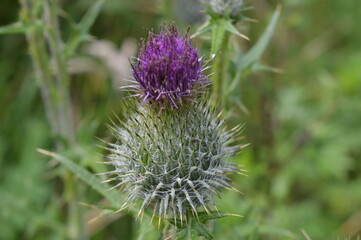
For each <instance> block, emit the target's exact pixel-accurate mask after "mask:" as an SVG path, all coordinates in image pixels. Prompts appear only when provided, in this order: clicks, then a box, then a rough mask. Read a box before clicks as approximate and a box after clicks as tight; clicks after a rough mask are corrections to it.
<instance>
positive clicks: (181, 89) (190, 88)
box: [132, 24, 207, 106]
mask: <svg viewBox="0 0 361 240" xmlns="http://www.w3.org/2000/svg"><path fill="white" fill-rule="evenodd" d="M202 64H203V60H202V59H201V58H200V57H199V56H198V53H197V49H196V48H193V47H192V45H191V40H190V38H189V36H188V34H186V35H185V36H182V35H180V33H179V32H178V29H177V27H176V26H175V25H174V24H172V25H170V26H163V28H162V30H161V32H160V33H159V34H154V33H150V35H149V38H148V40H147V42H146V43H145V44H144V46H143V48H142V49H141V51H140V53H139V56H138V59H137V61H136V62H135V63H133V64H132V68H133V77H134V78H135V80H136V81H137V83H138V84H137V85H136V86H135V87H136V88H137V89H138V91H139V93H138V94H136V95H138V96H139V97H140V98H141V99H142V101H143V103H144V102H146V101H149V102H152V103H160V104H162V105H164V104H169V105H171V106H177V105H178V103H181V102H183V101H184V100H185V99H187V98H189V97H192V96H194V95H196V93H197V92H198V91H199V88H202V87H204V86H205V85H206V83H207V76H206V75H205V74H204V73H203V66H202Z"/></svg>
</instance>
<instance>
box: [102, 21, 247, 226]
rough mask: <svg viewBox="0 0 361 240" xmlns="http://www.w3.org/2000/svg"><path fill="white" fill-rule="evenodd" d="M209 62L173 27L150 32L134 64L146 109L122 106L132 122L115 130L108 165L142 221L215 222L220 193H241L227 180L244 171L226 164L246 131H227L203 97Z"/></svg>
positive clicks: (115, 126)
mask: <svg viewBox="0 0 361 240" xmlns="http://www.w3.org/2000/svg"><path fill="white" fill-rule="evenodd" d="M202 63H203V61H202V60H201V59H200V58H199V57H198V53H197V50H196V49H194V48H192V47H191V44H190V40H189V38H188V37H187V35H186V36H183V37H182V36H180V34H179V33H178V30H177V28H176V27H175V26H174V25H170V26H169V27H163V29H162V31H161V33H160V34H158V35H154V34H152V33H151V35H150V37H149V39H148V41H147V43H146V44H145V46H144V47H143V48H142V50H141V52H140V54H139V59H138V61H137V62H136V63H133V70H134V78H135V79H136V81H137V83H138V84H137V85H134V86H132V87H133V88H136V89H137V91H138V93H137V94H136V96H139V97H140V98H141V100H142V102H143V104H139V102H138V101H137V100H134V99H131V100H127V101H123V106H124V109H125V110H126V112H127V115H126V116H127V118H126V120H124V121H123V120H119V123H118V124H113V126H110V129H111V130H112V132H113V134H114V136H115V137H116V139H117V142H116V143H108V149H109V151H110V152H111V154H110V155H109V156H108V157H107V159H108V161H107V162H106V163H107V164H110V165H112V166H113V167H114V168H115V169H114V170H113V171H110V172H108V174H111V175H113V176H114V177H113V178H111V179H110V181H116V182H117V184H116V185H115V186H114V187H122V188H123V191H124V192H127V193H128V195H127V199H126V201H125V203H124V207H127V206H129V205H130V204H132V203H133V202H137V201H141V205H140V207H139V213H138V216H142V213H144V210H145V209H147V208H149V209H152V211H153V217H154V216H155V215H156V216H159V217H160V218H167V219H173V220H172V221H173V223H174V224H175V225H176V224H177V221H179V222H181V223H182V222H183V221H184V220H187V219H188V220H190V216H193V217H195V218H196V219H198V215H199V213H200V212H202V213H203V212H205V213H206V214H208V215H209V216H212V213H213V212H214V211H217V208H216V206H215V203H214V199H213V197H214V195H216V196H218V197H220V194H221V192H222V190H223V189H224V188H227V189H233V190H236V189H235V188H233V187H232V186H231V185H230V182H231V180H230V178H229V177H228V176H227V175H228V174H230V173H241V170H240V169H239V168H238V166H237V165H236V164H234V163H230V162H227V161H226V158H228V157H230V156H232V155H234V154H235V153H236V151H237V150H239V149H240V147H239V146H237V145H236V146H230V145H229V144H230V143H231V142H232V141H233V138H234V136H235V135H236V134H237V133H238V131H239V130H240V129H241V128H240V127H237V128H235V129H233V130H230V131H226V130H225V125H224V121H223V120H220V119H219V118H220V117H219V116H218V115H217V111H216V109H214V108H211V107H210V106H209V104H208V100H207V95H201V94H200V92H199V89H200V88H204V87H205V85H206V84H207V77H206V76H205V75H204V74H203V72H202V68H203V66H202ZM184 103H187V104H184ZM159 106H160V107H161V111H159ZM174 106H177V107H176V108H174ZM236 191H237V190H236Z"/></svg>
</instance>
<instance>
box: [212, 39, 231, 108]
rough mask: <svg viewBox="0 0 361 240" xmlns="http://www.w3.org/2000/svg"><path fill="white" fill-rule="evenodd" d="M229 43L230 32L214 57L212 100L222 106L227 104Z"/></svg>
mask: <svg viewBox="0 0 361 240" xmlns="http://www.w3.org/2000/svg"><path fill="white" fill-rule="evenodd" d="M228 44H229V33H225V36H224V39H223V41H222V45H221V48H220V50H219V53H218V54H217V56H216V57H215V59H214V64H213V67H212V73H213V75H212V83H213V93H212V98H213V100H212V102H213V105H214V106H220V107H221V108H224V107H226V106H227V96H226V94H225V90H226V89H227V86H228V81H227V77H228V76H227V75H228V74H227V71H228V65H229V59H228V56H227V55H228Z"/></svg>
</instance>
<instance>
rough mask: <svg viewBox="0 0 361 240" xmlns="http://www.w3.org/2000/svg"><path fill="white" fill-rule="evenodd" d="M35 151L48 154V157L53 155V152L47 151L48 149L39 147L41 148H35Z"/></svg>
mask: <svg viewBox="0 0 361 240" xmlns="http://www.w3.org/2000/svg"><path fill="white" fill-rule="evenodd" d="M36 151H37V152H39V153H41V154H44V155H47V156H50V157H53V156H54V155H55V153H53V152H49V151H47V150H44V149H41V148H37V149H36Z"/></svg>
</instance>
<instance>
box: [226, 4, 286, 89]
mask: <svg viewBox="0 0 361 240" xmlns="http://www.w3.org/2000/svg"><path fill="white" fill-rule="evenodd" d="M280 13H281V10H280V8H277V9H276V11H275V13H274V14H273V16H272V19H271V21H270V22H269V24H268V26H267V28H266V30H265V31H264V32H263V34H262V36H261V37H260V38H259V40H258V41H257V43H256V44H255V45H254V46H253V47H252V48H251V50H250V51H249V52H247V53H246V54H245V55H244V56H241V58H240V59H239V60H237V62H239V64H238V65H237V71H238V72H237V74H236V76H235V78H234V79H233V81H232V83H231V84H230V86H229V88H228V92H232V91H234V90H235V89H238V88H237V85H238V84H239V81H240V77H241V75H242V74H243V73H244V71H245V69H247V68H248V67H250V66H251V65H252V64H254V63H255V62H257V61H258V60H259V59H260V57H261V56H262V54H263V52H264V51H265V50H266V47H267V45H268V44H269V42H270V40H271V37H272V35H273V33H274V31H275V29H276V25H277V22H278V19H279V16H280Z"/></svg>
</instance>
